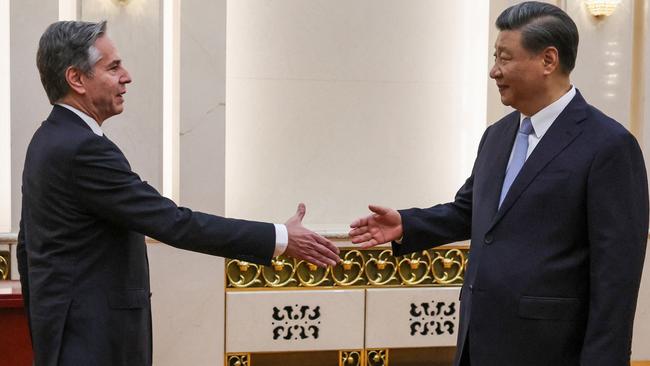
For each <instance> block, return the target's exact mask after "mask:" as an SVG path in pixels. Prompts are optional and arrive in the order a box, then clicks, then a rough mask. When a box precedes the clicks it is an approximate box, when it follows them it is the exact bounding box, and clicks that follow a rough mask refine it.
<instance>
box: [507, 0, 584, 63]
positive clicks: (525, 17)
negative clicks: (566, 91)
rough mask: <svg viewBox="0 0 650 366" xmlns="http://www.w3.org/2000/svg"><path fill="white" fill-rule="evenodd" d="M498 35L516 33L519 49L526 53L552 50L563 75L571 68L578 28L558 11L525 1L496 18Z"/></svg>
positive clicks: (555, 7) (558, 9) (575, 50)
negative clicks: (521, 48)
mask: <svg viewBox="0 0 650 366" xmlns="http://www.w3.org/2000/svg"><path fill="white" fill-rule="evenodd" d="M496 26H497V28H498V29H499V30H500V31H504V30H520V31H521V43H522V46H523V47H524V48H525V49H526V50H528V51H529V52H541V51H542V50H543V49H545V48H546V47H550V46H552V47H555V48H557V50H558V53H559V58H560V68H561V70H562V71H564V72H565V73H566V74H569V73H571V71H572V70H573V68H574V67H575V63H576V57H577V54H578V27H576V24H575V23H574V22H573V20H572V19H571V18H570V17H569V16H568V15H567V13H565V12H564V11H563V10H562V9H560V8H558V7H557V6H555V5H551V4H547V3H542V2H538V1H526V2H523V3H520V4H517V5H513V6H511V7H509V8H508V9H506V10H504V11H503V13H501V15H499V17H498V18H497V21H496Z"/></svg>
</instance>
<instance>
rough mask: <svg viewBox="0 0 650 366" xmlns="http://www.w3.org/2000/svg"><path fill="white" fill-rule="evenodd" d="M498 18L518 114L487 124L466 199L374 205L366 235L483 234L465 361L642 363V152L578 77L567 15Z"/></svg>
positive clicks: (358, 232) (363, 222) (398, 244)
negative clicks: (634, 345)
mask: <svg viewBox="0 0 650 366" xmlns="http://www.w3.org/2000/svg"><path fill="white" fill-rule="evenodd" d="M496 26H497V28H498V29H499V30H500V32H499V35H498V38H497V41H496V44H495V53H494V60H495V63H494V66H493V68H492V70H491V71H490V77H491V78H492V79H494V80H495V81H496V84H497V86H498V88H499V93H500V94H501V102H502V103H503V104H505V105H508V106H511V107H513V108H514V109H515V110H516V111H514V112H513V113H511V114H509V115H507V116H505V117H504V118H502V119H501V120H500V121H497V122H496V123H494V124H493V125H491V126H490V127H488V128H487V130H486V131H485V133H484V135H483V138H482V140H481V142H480V144H479V148H478V154H477V157H476V160H475V163H474V167H473V170H472V174H471V175H470V177H469V178H468V179H467V181H466V182H465V184H464V185H463V186H462V187H461V188H460V190H459V191H458V193H457V195H456V197H455V199H454V201H453V202H450V203H446V204H440V205H436V206H433V207H430V208H426V209H418V208H413V209H407V210H400V211H396V210H393V209H390V208H386V207H380V206H370V210H371V211H372V214H371V215H370V216H366V217H362V218H360V219H357V220H355V221H354V222H353V223H352V224H351V227H352V230H351V231H350V235H351V236H352V238H353V239H352V241H353V242H354V243H360V244H361V245H362V246H363V247H371V246H374V245H377V244H381V243H387V242H391V241H392V242H393V244H392V247H393V252H394V254H395V255H403V254H405V253H409V252H413V251H420V250H423V249H426V248H430V247H432V246H435V245H440V244H445V243H449V242H455V241H460V240H467V239H471V247H470V254H469V262H468V267H467V269H466V273H465V278H464V284H463V287H462V290H461V313H460V327H459V334H458V347H457V354H456V360H455V363H454V365H473V366H562V365H566V366H578V365H582V366H629V361H630V352H631V341H632V326H633V321H634V313H635V307H636V301H637V296H638V290H639V284H640V278H641V272H642V268H643V261H644V256H645V248H646V240H647V237H648V185H647V178H646V170H645V164H644V162H643V157H642V154H641V150H640V149H639V145H638V144H637V141H636V140H635V138H634V137H633V136H632V135H631V134H630V133H629V132H628V131H627V130H626V129H625V128H624V127H623V126H621V125H620V124H619V123H618V122H616V121H614V120H613V119H611V118H609V117H607V116H606V115H605V114H603V113H602V112H601V111H599V110H598V109H596V108H594V107H593V106H591V105H589V104H587V102H586V101H585V100H584V99H583V97H582V95H581V94H580V92H579V91H578V90H577V89H576V88H575V87H574V86H573V85H571V82H570V77H569V75H570V73H571V71H572V70H573V68H574V65H575V59H576V55H577V49H578V30H577V28H576V25H575V23H574V22H573V21H572V20H571V18H570V17H569V16H568V15H567V14H566V13H565V12H563V11H562V10H561V9H559V8H558V7H556V6H554V5H550V4H546V3H541V2H525V3H521V4H518V5H515V6H512V7H510V8H508V9H506V10H505V11H504V12H503V13H502V14H501V15H500V16H499V17H498V19H497V21H496ZM621 107H624V106H621Z"/></svg>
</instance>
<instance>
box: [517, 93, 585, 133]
mask: <svg viewBox="0 0 650 366" xmlns="http://www.w3.org/2000/svg"><path fill="white" fill-rule="evenodd" d="M575 95H576V88H575V87H574V86H573V85H571V89H570V90H569V91H568V92H566V94H564V95H563V96H562V97H560V99H558V100H556V101H555V102H553V103H551V104H549V105H548V106H546V107H544V109H542V110H541V111H539V112H537V113H535V114H534V115H532V116H530V122H531V123H532V124H533V129H534V130H535V133H534V135H535V137H537V138H538V139H541V138H542V137H543V136H544V134H545V133H546V131H548V129H549V128H550V127H551V125H552V124H553V122H554V121H555V120H556V119H557V117H558V116H559V115H560V113H562V111H563V110H564V108H566V106H567V105H569V103H570V102H571V99H573V97H574V96H575ZM526 117H527V116H524V115H523V114H522V113H519V124H520V125H521V121H523V120H524V118H526Z"/></svg>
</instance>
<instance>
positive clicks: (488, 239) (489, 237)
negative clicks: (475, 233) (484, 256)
mask: <svg viewBox="0 0 650 366" xmlns="http://www.w3.org/2000/svg"><path fill="white" fill-rule="evenodd" d="M493 241H494V237H493V236H492V234H487V235H485V238H484V239H483V242H484V243H485V244H492V242H493Z"/></svg>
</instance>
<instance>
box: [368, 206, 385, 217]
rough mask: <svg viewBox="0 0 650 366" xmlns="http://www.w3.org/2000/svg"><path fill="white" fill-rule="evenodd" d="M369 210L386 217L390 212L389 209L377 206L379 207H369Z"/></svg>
mask: <svg viewBox="0 0 650 366" xmlns="http://www.w3.org/2000/svg"><path fill="white" fill-rule="evenodd" d="M368 209H369V210H370V211H372V212H374V213H376V214H378V215H385V214H387V213H388V212H389V211H390V209H389V208H388V207H383V206H377V205H368Z"/></svg>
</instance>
